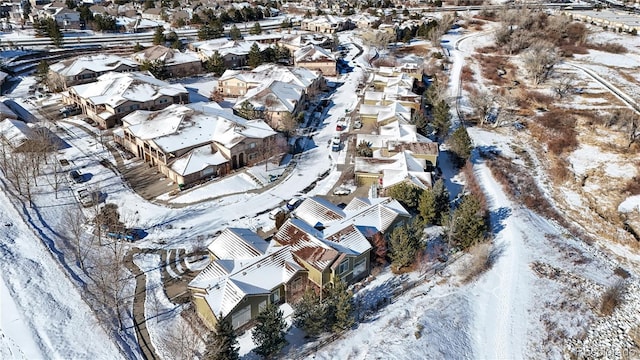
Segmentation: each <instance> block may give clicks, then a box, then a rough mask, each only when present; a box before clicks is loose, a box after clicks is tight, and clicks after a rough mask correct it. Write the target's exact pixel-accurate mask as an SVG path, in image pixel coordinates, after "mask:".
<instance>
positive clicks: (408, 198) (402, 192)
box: [387, 182, 422, 212]
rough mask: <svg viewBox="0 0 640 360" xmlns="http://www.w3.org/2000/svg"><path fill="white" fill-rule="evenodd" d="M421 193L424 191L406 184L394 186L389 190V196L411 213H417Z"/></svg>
mask: <svg viewBox="0 0 640 360" xmlns="http://www.w3.org/2000/svg"><path fill="white" fill-rule="evenodd" d="M421 193H422V189H420V188H418V187H416V186H413V185H409V184H407V183H404V182H402V183H398V184H396V185H393V186H391V187H390V188H389V189H388V190H387V195H388V196H391V197H392V198H394V199H396V200H398V201H399V202H400V203H401V204H402V206H404V207H405V208H407V210H409V211H411V212H415V211H416V209H417V207H418V201H419V199H420V194H421Z"/></svg>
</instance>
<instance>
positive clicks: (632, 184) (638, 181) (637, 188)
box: [624, 176, 640, 195]
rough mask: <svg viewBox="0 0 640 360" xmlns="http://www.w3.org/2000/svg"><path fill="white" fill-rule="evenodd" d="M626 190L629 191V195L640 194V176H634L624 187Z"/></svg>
mask: <svg viewBox="0 0 640 360" xmlns="http://www.w3.org/2000/svg"><path fill="white" fill-rule="evenodd" d="M624 192H626V193H629V195H638V194H640V177H638V176H634V177H633V179H631V180H629V182H628V183H627V186H625V188H624Z"/></svg>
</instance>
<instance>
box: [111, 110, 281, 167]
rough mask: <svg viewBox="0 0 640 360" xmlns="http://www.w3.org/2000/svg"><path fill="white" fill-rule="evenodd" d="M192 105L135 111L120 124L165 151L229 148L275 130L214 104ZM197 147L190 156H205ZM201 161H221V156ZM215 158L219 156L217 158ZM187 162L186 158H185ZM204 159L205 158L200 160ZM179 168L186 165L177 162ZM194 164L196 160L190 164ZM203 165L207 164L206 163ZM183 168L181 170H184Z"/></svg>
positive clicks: (213, 162)
mask: <svg viewBox="0 0 640 360" xmlns="http://www.w3.org/2000/svg"><path fill="white" fill-rule="evenodd" d="M194 108H198V110H194V109H193V108H192V107H189V106H185V105H178V104H173V105H170V106H168V107H166V108H165V109H162V110H157V111H135V112H133V113H131V114H129V115H127V116H125V117H124V118H123V119H122V122H123V127H124V128H126V129H128V131H129V132H130V133H131V134H132V135H133V136H135V137H136V138H139V139H142V140H148V141H151V142H152V143H153V144H155V145H156V146H157V147H158V148H159V149H161V150H162V151H164V152H165V153H172V152H176V151H178V150H182V149H187V148H194V147H200V146H203V145H207V144H211V143H212V142H216V143H218V144H222V145H224V146H225V147H227V148H231V147H233V146H234V145H236V144H238V143H239V142H241V141H243V140H244V139H246V138H253V139H264V138H267V137H269V136H272V135H275V134H276V132H275V131H273V129H271V127H269V125H267V124H266V123H265V122H264V121H262V120H246V119H243V118H241V117H239V116H237V115H234V114H233V113H231V112H229V111H227V110H224V109H218V108H216V107H214V106H204V105H203V106H200V107H195V106H194ZM205 154H206V150H205V149H200V150H198V152H197V153H196V154H192V157H191V158H190V159H189V160H190V161H193V160H195V159H194V158H193V156H198V157H199V156H204V155H205ZM209 155H214V158H211V159H208V160H206V161H205V162H204V163H203V164H216V163H220V161H222V159H220V158H219V156H220V155H216V154H214V153H212V152H211V151H209ZM216 157H218V158H217V159H216ZM185 161H186V160H185ZM202 161H204V160H202ZM179 165H180V167H181V168H182V167H183V166H184V167H186V165H183V164H179ZM193 166H196V163H194V164H192V165H191V167H193ZM205 167H206V166H205ZM183 171H184V170H183Z"/></svg>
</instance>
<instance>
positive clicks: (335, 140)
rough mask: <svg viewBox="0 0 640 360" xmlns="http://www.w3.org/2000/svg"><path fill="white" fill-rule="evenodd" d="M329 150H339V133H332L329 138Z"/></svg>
mask: <svg viewBox="0 0 640 360" xmlns="http://www.w3.org/2000/svg"><path fill="white" fill-rule="evenodd" d="M331 151H340V135H334V136H333V139H331Z"/></svg>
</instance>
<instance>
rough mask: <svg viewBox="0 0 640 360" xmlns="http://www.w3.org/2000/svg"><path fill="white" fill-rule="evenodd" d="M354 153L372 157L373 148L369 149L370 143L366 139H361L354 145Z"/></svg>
mask: <svg viewBox="0 0 640 360" xmlns="http://www.w3.org/2000/svg"><path fill="white" fill-rule="evenodd" d="M356 154H357V155H358V156H362V157H372V156H373V149H371V143H370V142H368V141H365V140H362V141H361V142H360V143H359V144H358V146H357V147H356Z"/></svg>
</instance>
